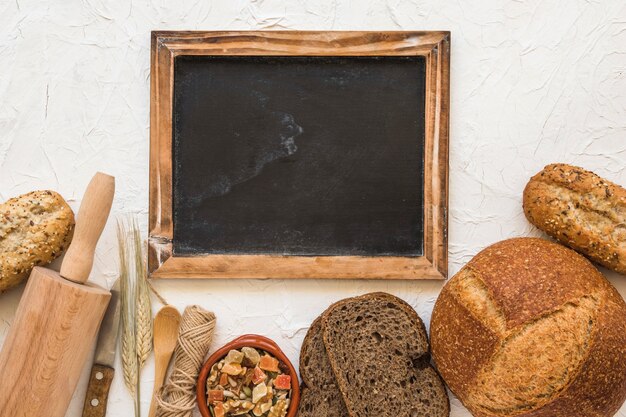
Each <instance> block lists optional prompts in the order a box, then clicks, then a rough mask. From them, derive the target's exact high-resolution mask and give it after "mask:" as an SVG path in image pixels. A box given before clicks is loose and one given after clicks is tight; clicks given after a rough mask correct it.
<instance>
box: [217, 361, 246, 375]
mask: <svg viewBox="0 0 626 417" xmlns="http://www.w3.org/2000/svg"><path fill="white" fill-rule="evenodd" d="M242 371H243V368H242V367H241V365H240V364H238V363H227V364H225V365H224V367H223V368H222V372H224V373H225V374H228V375H239V374H241V373H242Z"/></svg>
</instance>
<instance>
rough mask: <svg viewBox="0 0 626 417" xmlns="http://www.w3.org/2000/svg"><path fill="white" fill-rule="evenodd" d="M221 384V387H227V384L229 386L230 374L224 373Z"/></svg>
mask: <svg viewBox="0 0 626 417" xmlns="http://www.w3.org/2000/svg"><path fill="white" fill-rule="evenodd" d="M219 384H220V385H221V386H225V385H226V384H228V374H224V373H222V374H220V382H219Z"/></svg>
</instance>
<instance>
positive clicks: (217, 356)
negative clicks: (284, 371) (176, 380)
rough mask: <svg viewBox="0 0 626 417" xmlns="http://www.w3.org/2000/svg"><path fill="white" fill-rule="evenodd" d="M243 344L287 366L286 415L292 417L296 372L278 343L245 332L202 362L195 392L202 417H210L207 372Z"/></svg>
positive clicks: (296, 400)
mask: <svg viewBox="0 0 626 417" xmlns="http://www.w3.org/2000/svg"><path fill="white" fill-rule="evenodd" d="M245 346H250V347H253V348H257V349H261V350H264V351H266V352H268V353H269V354H271V355H272V356H274V357H275V358H276V359H278V360H279V361H281V362H282V363H284V364H285V365H287V368H289V375H290V376H291V396H290V397H289V398H290V399H291V401H290V403H289V411H288V412H287V417H294V416H295V415H296V412H297V411H298V403H299V402H300V383H299V382H298V373H297V372H296V369H295V368H294V367H293V365H292V364H291V362H290V361H289V359H288V358H287V356H286V355H285V354H284V353H283V351H282V350H280V348H279V347H278V345H277V344H276V343H275V342H274V341H273V340H270V339H268V338H267V337H264V336H259V335H257V334H246V335H243V336H241V337H238V338H237V339H235V340H233V341H232V342H230V343H227V344H226V345H224V346H223V347H222V348H220V349H218V350H217V351H215V353H213V354H212V355H211V356H209V359H207V361H206V362H205V363H204V366H203V367H202V369H201V370H200V376H199V377H198V384H197V387H196V393H197V395H198V408H199V409H200V414H202V417H211V412H210V411H209V406H208V404H207V399H206V381H207V379H208V377H209V373H210V372H211V368H212V367H213V365H214V364H215V363H216V362H218V361H219V360H221V359H222V358H223V357H225V356H226V355H227V354H228V352H229V351H230V350H231V349H241V348H242V347H245Z"/></svg>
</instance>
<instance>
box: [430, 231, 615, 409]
mask: <svg viewBox="0 0 626 417" xmlns="http://www.w3.org/2000/svg"><path fill="white" fill-rule="evenodd" d="M431 343H432V352H433V358H434V360H435V363H436V364H437V368H438V369H439V372H440V373H441V375H442V376H443V378H444V380H445V381H446V383H447V384H448V386H449V387H450V389H451V390H452V391H453V392H454V393H455V394H456V395H457V397H458V398H459V399H460V400H461V401H462V402H463V404H464V405H465V406H466V407H467V408H468V409H469V410H470V411H471V412H472V414H473V415H474V416H476V417H510V416H516V417H574V416H580V417H582V416H584V417H610V416H613V415H614V414H615V413H616V412H617V410H618V409H619V408H620V406H621V405H622V403H623V402H624V399H626V303H625V302H624V300H623V299H622V297H621V296H620V295H619V293H618V292H617V290H616V289H615V288H614V287H613V286H612V285H611V284H610V283H609V282H608V281H607V280H606V279H605V278H604V276H603V275H602V274H600V272H598V270H597V269H596V268H595V267H594V266H593V265H592V264H591V263H590V262H589V261H588V260H587V259H585V258H584V257H582V256H580V255H579V254H577V253H576V252H574V251H572V250H570V249H568V248H566V247H564V246H561V245H559V244H556V243H552V242H549V241H547V240H543V239H534V238H518V239H510V240H506V241H503V242H500V243H497V244H495V245H492V246H490V247H488V248H487V249H485V250H483V251H482V252H480V253H479V254H478V255H476V256H475V257H474V258H473V259H472V260H471V261H470V262H469V263H468V264H467V265H466V266H465V267H464V268H463V269H461V271H459V273H457V274H456V275H455V276H454V277H453V278H452V279H451V280H450V281H449V282H448V283H447V284H446V286H445V287H444V288H443V290H442V291H441V294H440V295H439V298H438V299H437V302H436V304H435V308H434V310H433V316H432V321H431Z"/></svg>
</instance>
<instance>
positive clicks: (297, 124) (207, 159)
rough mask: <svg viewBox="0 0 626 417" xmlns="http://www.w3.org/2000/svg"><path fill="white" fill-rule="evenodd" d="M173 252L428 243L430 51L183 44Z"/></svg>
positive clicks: (360, 250)
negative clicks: (240, 51)
mask: <svg viewBox="0 0 626 417" xmlns="http://www.w3.org/2000/svg"><path fill="white" fill-rule="evenodd" d="M174 74H175V75H174V126H173V132H174V138H173V145H174V157H173V158H174V170H173V179H174V201H173V207H174V253H175V254H181V255H196V254H210V253H220V254H223V253H237V254H251V253H280V254H290V255H369V256H382V255H394V256H397V255H410V256H417V255H421V254H422V246H423V188H422V183H423V176H424V132H425V125H424V105H425V82H426V80H425V60H424V58H423V57H419V56H413V57H257V56H253V57H241V56H240V57H232V56H231V57H224V56H222V57H215V56H181V57H178V58H176V60H175V66H174Z"/></svg>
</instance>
